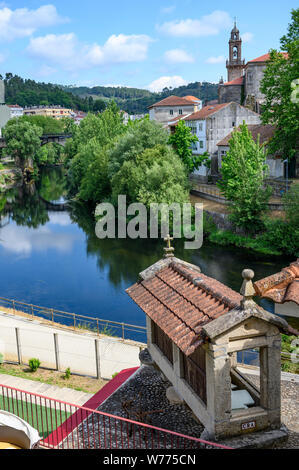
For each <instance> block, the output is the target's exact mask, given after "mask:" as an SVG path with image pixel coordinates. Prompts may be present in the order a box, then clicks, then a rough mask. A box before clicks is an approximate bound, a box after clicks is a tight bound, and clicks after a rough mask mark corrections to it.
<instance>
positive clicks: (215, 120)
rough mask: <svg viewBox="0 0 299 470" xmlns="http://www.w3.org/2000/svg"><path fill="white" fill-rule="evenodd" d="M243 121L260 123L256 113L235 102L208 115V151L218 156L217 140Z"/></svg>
mask: <svg viewBox="0 0 299 470" xmlns="http://www.w3.org/2000/svg"><path fill="white" fill-rule="evenodd" d="M243 121H245V122H246V124H260V123H261V119H260V116H259V115H258V114H257V113H254V112H253V111H251V110H250V109H247V108H245V107H244V106H240V105H239V104H237V103H230V105H229V106H226V107H224V108H223V109H221V110H220V111H218V112H217V113H215V114H212V115H211V116H209V117H208V118H207V120H206V123H207V124H206V138H207V151H208V153H209V154H210V155H214V154H215V155H217V156H218V147H217V144H218V142H219V141H220V140H222V139H224V138H225V137H226V136H227V135H228V134H229V133H230V132H232V131H233V130H234V128H235V127H239V126H240V125H241V124H242V123H243Z"/></svg>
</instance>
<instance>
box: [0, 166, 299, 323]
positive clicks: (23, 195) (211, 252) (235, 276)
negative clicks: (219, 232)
mask: <svg viewBox="0 0 299 470" xmlns="http://www.w3.org/2000/svg"><path fill="white" fill-rule="evenodd" d="M65 196H66V189H65V180H64V173H63V169H61V168H60V169H59V168H56V169H51V170H44V171H43V173H42V175H41V181H40V183H39V185H38V186H37V187H35V186H34V185H32V186H31V187H20V188H16V189H14V190H11V191H9V192H7V193H6V194H5V195H1V198H0V210H1V224H0V262H1V272H0V282H1V289H0V296H2V297H7V298H11V299H16V300H21V301H24V302H28V303H34V304H36V305H42V306H47V307H52V308H55V309H60V310H64V311H69V312H76V313H80V314H86V315H88V316H95V317H99V318H104V319H108V320H114V321H120V322H126V323H131V324H138V325H144V324H145V317H144V314H143V313H142V312H141V310H140V309H139V308H138V307H137V306H136V305H135V304H134V303H133V301H132V300H131V299H130V298H129V296H128V295H127V294H126V293H125V289H126V288H127V287H128V286H130V285H131V284H133V283H134V282H135V281H136V280H137V279H138V273H139V272H141V271H142V270H143V269H145V268H146V267H148V266H150V265H151V264H153V263H154V262H156V261H158V260H159V259H160V258H161V257H162V255H163V243H162V242H161V241H156V240H130V239H125V240H123V239H116V240H99V239H98V238H97V237H96V235H95V232H94V219H93V216H92V214H91V213H90V211H88V209H87V208H86V207H85V206H84V205H76V206H74V207H73V208H71V209H69V210H63V211H61V210H58V209H60V207H56V206H55V204H47V203H46V201H48V202H51V201H52V202H63V198H64V197H65ZM175 254H176V256H177V257H179V258H182V259H184V260H186V261H188V262H191V263H194V264H196V265H198V266H200V268H201V269H202V271H203V272H204V273H205V274H207V275H208V276H212V277H214V278H216V279H218V280H219V281H221V282H223V283H224V284H226V285H228V286H230V287H231V288H233V289H235V290H239V289H240V286H241V283H242V277H241V272H242V270H243V269H244V267H250V268H252V269H253V270H254V271H255V274H256V277H255V278H256V279H261V278H263V277H265V276H268V275H270V274H273V273H275V272H277V271H279V270H280V269H281V268H282V267H284V266H286V265H287V264H288V263H289V261H290V260H289V259H286V258H284V259H283V258H269V257H267V258H265V257H260V256H255V255H252V254H251V253H249V252H247V251H245V250H241V249H235V248H227V247H220V246H215V245H211V244H209V243H204V245H203V246H202V248H201V249H199V250H195V251H191V250H184V248H183V244H182V243H180V242H179V241H176V242H175ZM267 306H269V304H267ZM288 320H289V321H290V323H292V324H293V325H294V326H297V327H298V323H299V320H298V319H291V320H290V319H288Z"/></svg>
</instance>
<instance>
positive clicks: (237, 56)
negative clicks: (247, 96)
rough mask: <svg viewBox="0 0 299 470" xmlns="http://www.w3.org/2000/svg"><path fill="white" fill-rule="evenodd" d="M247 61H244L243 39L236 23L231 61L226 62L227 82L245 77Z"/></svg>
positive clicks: (230, 54) (231, 44)
mask: <svg viewBox="0 0 299 470" xmlns="http://www.w3.org/2000/svg"><path fill="white" fill-rule="evenodd" d="M244 67H245V60H242V39H241V38H240V31H239V30H238V28H237V25H236V21H235V25H234V28H233V29H232V31H231V36H230V40H229V60H227V61H226V68H227V81H228V82H231V81H232V80H235V79H236V78H240V77H242V76H243V71H244Z"/></svg>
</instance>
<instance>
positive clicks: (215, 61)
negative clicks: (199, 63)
mask: <svg viewBox="0 0 299 470" xmlns="http://www.w3.org/2000/svg"><path fill="white" fill-rule="evenodd" d="M224 62H225V57H224V55H219V56H217V57H209V58H208V59H207V60H206V63H207V64H223V63H224Z"/></svg>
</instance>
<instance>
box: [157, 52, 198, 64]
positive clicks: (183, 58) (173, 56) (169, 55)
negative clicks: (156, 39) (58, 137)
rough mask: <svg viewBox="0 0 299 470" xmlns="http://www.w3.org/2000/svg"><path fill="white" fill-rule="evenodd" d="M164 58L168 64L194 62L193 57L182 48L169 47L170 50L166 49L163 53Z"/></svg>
mask: <svg viewBox="0 0 299 470" xmlns="http://www.w3.org/2000/svg"><path fill="white" fill-rule="evenodd" d="M164 59H165V60H166V62H168V63H169V64H182V63H189V64H191V63H193V62H194V57H193V56H192V55H191V54H188V52H186V51H184V50H183V49H171V50H170V51H166V52H165V54H164Z"/></svg>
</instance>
